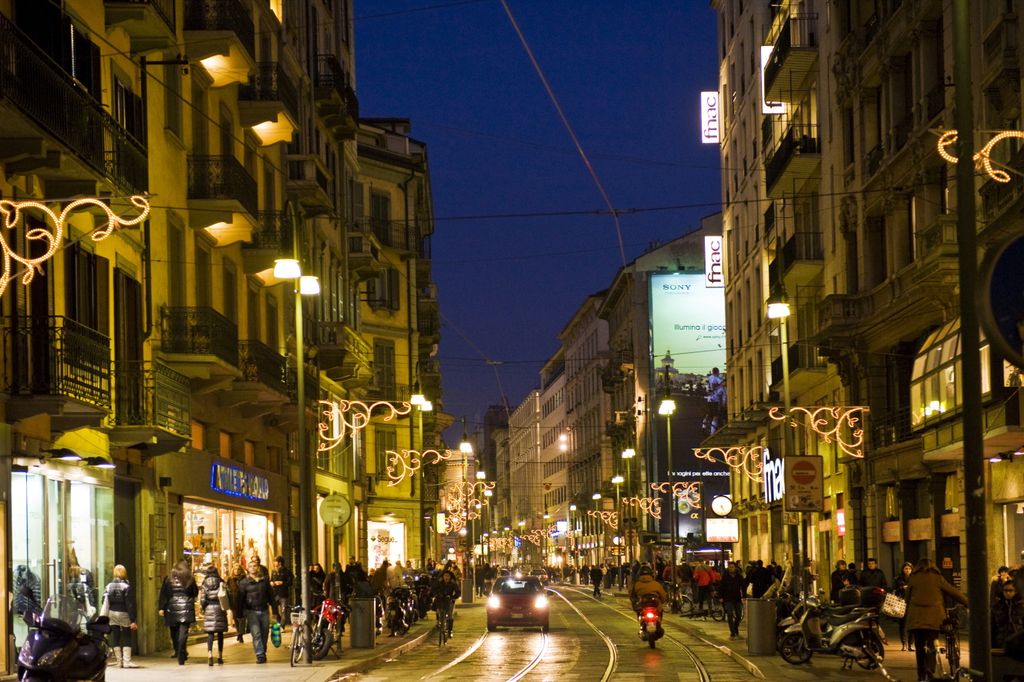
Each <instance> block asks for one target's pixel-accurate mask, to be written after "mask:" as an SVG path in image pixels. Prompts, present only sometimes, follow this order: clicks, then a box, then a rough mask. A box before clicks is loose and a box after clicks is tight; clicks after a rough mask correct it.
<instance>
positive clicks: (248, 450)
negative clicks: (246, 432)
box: [242, 440, 256, 467]
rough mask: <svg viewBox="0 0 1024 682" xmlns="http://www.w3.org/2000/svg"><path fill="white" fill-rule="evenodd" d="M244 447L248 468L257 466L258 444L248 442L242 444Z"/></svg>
mask: <svg viewBox="0 0 1024 682" xmlns="http://www.w3.org/2000/svg"><path fill="white" fill-rule="evenodd" d="M242 446H243V450H242V452H243V457H244V461H245V465H246V466H250V467H251V466H255V465H256V443H254V442H253V441H251V440H246V441H244V442H243V443H242Z"/></svg>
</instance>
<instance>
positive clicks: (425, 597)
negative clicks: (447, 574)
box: [414, 574, 434, 618]
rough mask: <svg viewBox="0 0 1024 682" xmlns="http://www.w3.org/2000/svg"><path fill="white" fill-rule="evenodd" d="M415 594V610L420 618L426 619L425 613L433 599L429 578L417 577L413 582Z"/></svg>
mask: <svg viewBox="0 0 1024 682" xmlns="http://www.w3.org/2000/svg"><path fill="white" fill-rule="evenodd" d="M414 584H415V592H416V610H417V612H419V616H420V618H426V617H427V613H428V612H429V611H430V604H431V602H433V600H434V598H433V595H432V594H431V592H430V576H427V575H423V574H420V575H417V576H416V578H415V580H414Z"/></svg>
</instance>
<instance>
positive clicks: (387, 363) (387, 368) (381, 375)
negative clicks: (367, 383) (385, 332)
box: [373, 340, 396, 399]
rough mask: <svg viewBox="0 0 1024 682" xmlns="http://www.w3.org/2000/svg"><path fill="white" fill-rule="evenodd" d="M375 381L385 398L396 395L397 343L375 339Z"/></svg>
mask: <svg viewBox="0 0 1024 682" xmlns="http://www.w3.org/2000/svg"><path fill="white" fill-rule="evenodd" d="M373 383H374V385H375V386H376V387H377V390H378V391H379V392H380V393H381V395H383V396H384V398H385V399H390V398H394V397H396V396H395V344H394V343H392V342H391V341H379V340H378V341H375V342H374V344H373Z"/></svg>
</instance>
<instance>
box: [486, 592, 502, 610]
mask: <svg viewBox="0 0 1024 682" xmlns="http://www.w3.org/2000/svg"><path fill="white" fill-rule="evenodd" d="M487 608H489V609H498V608H501V600H500V599H498V595H496V594H492V595H491V596H490V597H488V598H487Z"/></svg>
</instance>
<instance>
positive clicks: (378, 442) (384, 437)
mask: <svg viewBox="0 0 1024 682" xmlns="http://www.w3.org/2000/svg"><path fill="white" fill-rule="evenodd" d="M373 444H374V450H375V453H376V456H375V457H374V461H375V462H376V463H377V478H378V479H383V478H387V468H388V456H387V452H388V450H391V451H395V450H397V449H398V434H397V433H395V430H394V429H393V428H391V427H378V428H375V429H374V430H373Z"/></svg>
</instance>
